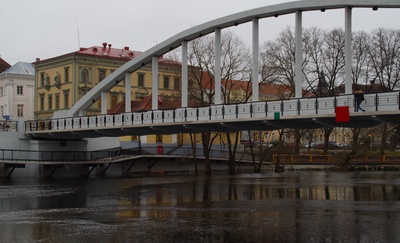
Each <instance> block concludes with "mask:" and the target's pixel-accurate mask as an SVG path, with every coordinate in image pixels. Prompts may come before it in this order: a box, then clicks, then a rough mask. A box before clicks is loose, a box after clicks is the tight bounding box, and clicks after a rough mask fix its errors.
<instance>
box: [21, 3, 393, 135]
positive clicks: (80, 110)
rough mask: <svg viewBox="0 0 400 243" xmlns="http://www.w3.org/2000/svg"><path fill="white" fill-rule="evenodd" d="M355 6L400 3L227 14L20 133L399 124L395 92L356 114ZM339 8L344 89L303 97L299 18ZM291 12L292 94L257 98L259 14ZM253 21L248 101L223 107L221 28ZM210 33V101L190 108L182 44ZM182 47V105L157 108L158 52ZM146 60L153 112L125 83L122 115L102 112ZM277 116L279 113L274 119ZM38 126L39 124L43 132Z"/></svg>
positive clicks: (370, 100) (373, 98) (153, 51)
mask: <svg viewBox="0 0 400 243" xmlns="http://www.w3.org/2000/svg"><path fill="white" fill-rule="evenodd" d="M354 8H370V9H371V10H377V9H379V8H400V2H399V1H398V0H380V1H376V0H329V1H327V0H323V1H321V0H305V1H294V2H288V3H283V4H277V5H272V6H266V7H261V8H256V9H252V10H247V11H244V12H240V13H237V14H232V15H229V16H225V17H222V18H219V19H216V20H213V21H210V22H206V23H204V24H201V25H198V26H195V27H192V28H189V29H187V30H185V31H183V32H180V33H178V34H176V35H174V36H172V37H171V38H169V39H167V40H165V41H163V42H161V43H160V44H158V45H156V46H154V47H153V48H150V49H149V50H147V51H145V52H144V53H142V54H141V55H140V56H137V57H135V58H134V59H132V60H131V61H129V62H127V63H126V64H124V65H123V66H121V67H120V68H119V69H117V70H116V71H114V72H113V73H112V74H110V75H109V76H107V77H106V78H105V79H104V80H102V81H101V82H100V83H99V84H97V85H96V86H95V87H94V88H93V89H91V90H90V91H89V92H88V93H87V94H86V95H84V96H83V97H82V98H81V99H80V100H79V101H78V102H76V104H75V105H74V106H73V107H72V108H71V109H70V110H67V111H60V112H57V113H55V115H54V118H53V119H51V121H49V122H47V123H46V125H41V124H39V123H38V121H27V122H26V134H27V135H28V136H31V137H47V138H54V139H57V138H58V139H59V138H64V137H65V138H82V137H100V136H121V135H144V134H154V133H156V134H157V133H158V134H168V133H177V132H202V131H236V130H245V129H249V128H251V129H254V128H257V129H264V130H271V129H276V128H284V127H298V128H316V127H320V126H332V125H334V126H372V125H376V124H377V123H379V122H381V121H389V122H394V123H396V122H397V120H398V119H397V116H398V115H399V114H400V112H399V94H398V92H396V91H393V92H388V93H378V94H368V95H366V96H367V103H366V106H367V112H365V113H363V114H361V113H354V112H353V111H352V109H353V104H354V101H353V97H352V95H351V93H352V79H351V63H352V60H351V58H352V55H351V53H352V47H351V44H352V43H351V41H352V10H353V9H354ZM331 9H344V12H345V14H344V18H345V19H344V20H345V21H344V22H345V26H344V27H345V94H344V95H341V96H337V97H321V98H312V99H310V98H303V97H302V71H301V63H302V16H303V13H306V12H310V11H326V10H331ZM288 14H294V15H295V44H296V49H295V60H296V61H295V97H294V98H293V99H290V100H285V101H270V102H260V101H259V90H258V83H259V78H258V74H259V61H258V60H259V20H260V19H263V18H273V17H277V16H281V15H288ZM247 22H251V23H252V72H253V75H252V76H253V79H254V80H252V91H253V96H252V102H251V103H246V104H236V105H226V104H222V100H221V71H220V70H221V31H222V30H223V29H225V28H228V27H232V26H237V25H240V24H243V23H247ZM211 33H214V38H215V41H214V43H215V46H214V48H215V60H214V62H215V105H213V106H210V107H201V108H190V107H187V106H188V98H187V97H188V68H187V67H188V60H187V55H188V42H189V41H191V40H194V39H196V38H199V37H202V36H205V35H208V34H211ZM177 47H181V48H182V73H181V76H182V95H181V97H182V102H181V104H182V108H179V109H176V110H173V111H161V110H158V102H157V99H158V59H159V57H160V56H162V55H163V54H165V53H167V52H169V51H171V50H173V49H175V48H177ZM148 63H152V77H153V79H152V111H149V112H144V113H132V112H131V107H130V104H131V102H130V100H131V86H130V83H129V82H125V89H126V96H125V99H126V101H128V102H125V104H126V106H125V111H126V113H124V114H120V115H113V116H109V115H106V107H105V104H107V102H106V97H107V96H106V93H107V92H108V90H110V89H111V88H112V87H113V86H115V85H116V84H118V83H119V82H120V81H122V80H130V77H131V73H132V72H135V71H137V70H139V69H140V68H142V67H143V66H144V65H146V64H148ZM98 99H101V104H102V112H101V113H102V114H101V115H98V116H84V114H85V110H86V109H87V108H89V107H90V106H91V105H92V104H93V103H94V102H95V101H96V100H98ZM341 106H347V107H349V111H350V115H351V119H350V121H349V122H347V123H337V122H336V114H335V112H336V109H337V107H341ZM278 117H279V119H278ZM41 129H42V130H41Z"/></svg>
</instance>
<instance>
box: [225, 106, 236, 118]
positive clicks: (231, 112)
mask: <svg viewBox="0 0 400 243" xmlns="http://www.w3.org/2000/svg"><path fill="white" fill-rule="evenodd" d="M235 118H236V105H224V119H235Z"/></svg>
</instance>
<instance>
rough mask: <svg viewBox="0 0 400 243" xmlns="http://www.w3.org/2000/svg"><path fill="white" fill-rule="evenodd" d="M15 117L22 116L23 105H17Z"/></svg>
mask: <svg viewBox="0 0 400 243" xmlns="http://www.w3.org/2000/svg"><path fill="white" fill-rule="evenodd" d="M17 116H18V117H22V116H24V105H17Z"/></svg>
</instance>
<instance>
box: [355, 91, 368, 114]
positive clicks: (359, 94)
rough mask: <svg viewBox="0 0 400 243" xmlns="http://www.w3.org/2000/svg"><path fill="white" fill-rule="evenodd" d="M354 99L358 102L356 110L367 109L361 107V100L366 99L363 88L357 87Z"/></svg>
mask: <svg viewBox="0 0 400 243" xmlns="http://www.w3.org/2000/svg"><path fill="white" fill-rule="evenodd" d="M354 100H355V103H356V112H358V111H359V110H362V111H365V110H364V109H363V108H361V102H363V101H364V100H365V98H364V92H363V91H362V90H360V89H356V91H355V92H354Z"/></svg>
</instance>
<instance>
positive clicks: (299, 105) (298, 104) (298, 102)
mask: <svg viewBox="0 0 400 243" xmlns="http://www.w3.org/2000/svg"><path fill="white" fill-rule="evenodd" d="M300 108H301V103H300V99H297V115H300Z"/></svg>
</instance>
